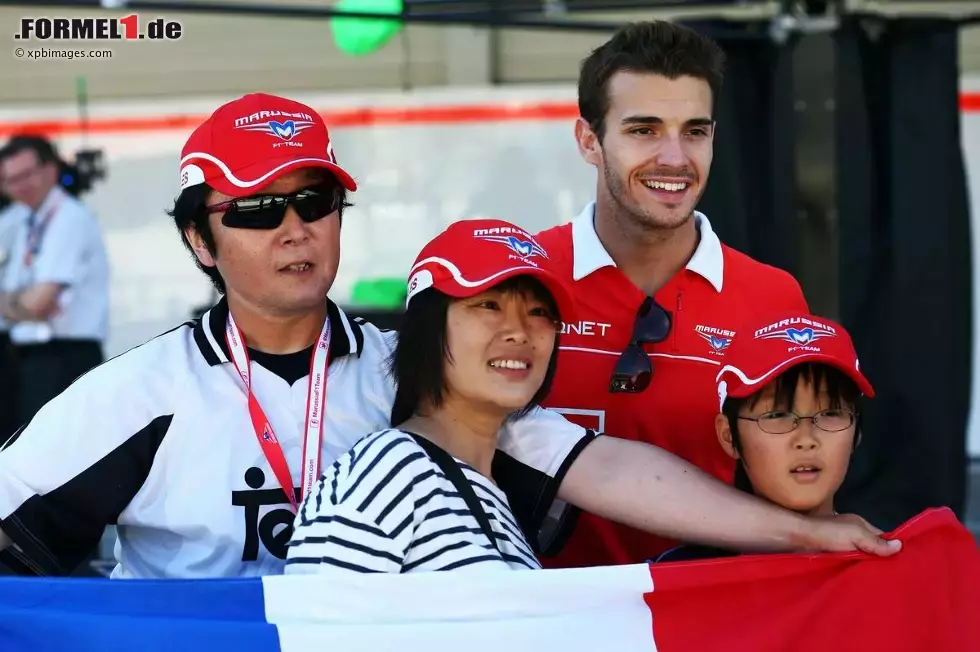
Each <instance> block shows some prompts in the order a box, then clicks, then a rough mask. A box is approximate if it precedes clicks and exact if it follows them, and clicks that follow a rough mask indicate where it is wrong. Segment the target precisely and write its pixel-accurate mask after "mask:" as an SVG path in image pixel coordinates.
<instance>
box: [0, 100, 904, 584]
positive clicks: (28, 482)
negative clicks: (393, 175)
mask: <svg viewBox="0 0 980 652" xmlns="http://www.w3.org/2000/svg"><path fill="white" fill-rule="evenodd" d="M180 185H181V193H180V196H179V197H178V198H177V201H176V202H175V205H174V208H173V211H172V212H171V215H172V216H173V218H174V220H175V223H176V225H177V227H178V229H179V231H180V233H181V237H182V238H183V240H184V243H185V244H186V245H187V247H188V249H189V250H190V251H191V252H192V253H193V256H194V259H195V261H196V263H197V265H198V266H199V267H200V268H201V269H202V270H203V271H204V273H206V274H207V275H208V277H209V278H210V279H211V280H212V282H213V283H214V285H215V287H216V288H217V289H218V290H219V292H220V293H221V294H222V295H223V296H222V299H221V300H220V301H219V302H218V304H217V305H215V306H214V307H213V308H211V309H210V310H209V311H207V312H206V313H205V314H204V315H203V316H202V317H201V318H200V319H198V320H195V321H192V322H188V323H186V324H183V325H181V326H178V327H177V328H175V329H173V330H171V331H169V332H167V333H164V334H162V335H160V336H159V337H156V338H154V339H152V340H150V341H149V342H147V343H145V344H144V345H142V346H139V347H136V348H135V349H132V350H130V351H128V352H127V353H125V354H123V355H120V356H118V357H116V358H114V359H113V360H110V361H109V362H107V363H105V364H104V365H102V366H100V367H98V368H97V369H95V370H93V371H92V372H90V373H89V374H86V375H85V376H84V377H82V378H80V379H79V380H78V381H77V382H75V383H74V384H73V385H72V386H71V387H70V388H69V389H68V390H66V391H65V392H64V393H62V394H61V395H59V396H58V397H57V398H55V399H54V400H53V401H51V402H50V403H48V404H47V405H46V406H45V407H44V408H43V409H42V410H41V411H40V412H39V413H38V414H37V415H36V417H35V418H34V419H33V420H32V421H31V422H30V423H29V424H28V425H27V426H26V427H25V428H24V429H23V430H22V431H21V432H20V433H19V434H17V435H16V436H15V437H14V439H13V440H12V441H10V442H8V443H7V444H6V446H5V448H4V449H3V450H2V451H0V530H2V533H3V536H2V537H0V539H2V540H0V549H2V548H6V550H4V552H3V555H2V556H3V561H4V562H5V563H7V564H9V565H14V566H15V567H16V569H17V570H19V571H21V572H34V573H43V574H63V573H67V572H70V571H71V570H72V569H73V568H74V566H76V565H77V564H78V563H79V562H80V561H81V560H82V559H84V558H85V556H86V555H87V554H88V553H89V552H90V551H91V550H92V549H93V547H94V546H95V545H96V544H97V542H98V541H99V538H100V537H101V536H102V533H103V531H104V529H105V527H106V526H107V525H109V524H116V525H117V526H118V541H117V544H116V560H117V565H116V567H115V569H114V570H113V572H112V575H113V577H234V576H256V575H269V574H278V573H281V572H282V570H283V567H284V562H285V558H286V544H287V542H288V541H289V538H290V535H291V532H292V524H293V520H294V517H295V514H296V510H297V507H298V505H299V503H301V502H302V501H303V500H304V498H305V497H306V496H307V495H309V493H310V491H311V488H312V487H313V485H314V483H315V482H316V481H317V479H318V477H319V476H320V473H321V471H322V470H323V468H324V466H325V465H329V464H331V463H332V462H333V461H334V460H336V459H337V458H338V457H340V456H341V455H342V454H343V453H345V452H346V451H347V450H348V449H349V448H350V447H351V446H352V445H353V444H354V443H355V442H356V441H358V440H359V439H360V438H362V437H363V436H364V435H365V434H366V433H370V432H373V431H376V430H379V429H381V428H384V427H387V426H388V425H389V422H390V418H391V410H392V405H393V401H394V394H395V388H394V387H393V385H392V382H391V379H390V378H389V376H388V374H387V369H386V362H387V359H388V357H389V355H390V354H391V352H392V350H393V347H394V338H395V337H396V335H395V334H393V333H386V332H382V331H380V330H378V329H377V328H375V327H373V326H371V325H370V324H365V323H360V322H358V321H356V320H353V319H349V318H348V317H347V316H346V315H345V314H344V312H343V311H342V310H341V309H340V308H339V307H338V306H337V305H336V304H334V303H333V302H332V301H330V300H329V299H328V298H327V293H328V292H329V290H330V287H331V285H332V284H333V281H334V277H335V275H336V272H337V266H338V263H339V260H340V222H341V217H342V214H343V211H344V208H345V206H346V197H347V193H348V192H351V191H353V190H354V189H355V188H356V185H355V183H354V181H353V179H352V178H351V177H350V175H349V174H347V173H346V172H345V171H344V170H343V169H342V168H340V167H339V166H338V164H337V159H336V156H335V154H334V151H333V147H332V146H331V141H330V135H329V132H328V130H327V127H326V125H324V124H323V121H322V119H321V118H320V117H319V116H318V115H317V114H316V112H315V111H313V109H311V108H309V107H307V106H305V105H303V104H300V103H298V102H294V101H291V100H287V99H285V98H280V97H275V96H270V95H263V94H252V95H247V96H245V97H242V98H240V99H238V100H235V101H233V102H229V103H228V104H225V105H223V106H221V107H220V108H218V109H217V110H216V111H215V112H214V114H213V115H212V116H211V117H210V118H209V119H208V120H207V121H206V122H204V124H202V125H201V126H200V127H198V128H197V130H195V132H194V133H193V134H192V135H191V136H190V138H189V139H188V141H187V144H186V145H185V147H184V150H183V152H182V155H181V163H180ZM491 231H492V229H491ZM486 235H487V236H489V237H495V238H503V240H502V244H501V246H510V247H512V251H513V255H514V256H515V257H517V258H518V259H520V260H524V259H527V260H530V259H532V258H534V256H535V255H537V256H542V254H543V253H544V250H543V249H541V248H540V245H537V244H536V243H535V242H534V239H533V238H530V237H529V236H527V234H525V233H523V232H521V233H503V232H500V233H496V232H491V233H488V234H486ZM460 264H462V262H461V263H460ZM499 447H500V450H501V455H502V458H504V457H506V459H507V460H509V463H508V464H506V465H504V466H503V467H502V468H501V469H500V471H499V475H500V476H501V477H500V478H499V479H501V480H506V481H508V483H509V484H511V485H515V484H527V485H530V484H533V486H535V487H538V488H540V491H539V492H538V493H537V494H536V495H535V497H534V499H533V500H528V501H526V502H524V503H522V504H521V507H520V509H521V510H522V511H523V512H524V513H525V514H526V515H527V518H526V519H525V522H526V523H528V524H529V526H530V527H531V528H532V532H533V526H534V524H536V523H538V522H540V520H541V518H542V517H543V512H544V511H547V510H548V509H549V508H550V505H551V503H552V502H553V498H554V497H555V496H556V495H558V496H560V497H561V498H562V499H564V500H567V501H568V502H570V503H572V504H574V505H577V506H579V507H581V508H583V509H587V510H590V511H593V512H595V513H599V514H602V515H604V516H606V517H608V518H613V519H617V520H624V521H625V522H627V523H629V524H631V525H633V526H634V527H641V528H646V529H651V530H652V531H656V532H661V533H672V534H678V533H680V534H683V535H684V536H685V537H688V538H690V539H692V540H706V541H709V542H714V543H717V544H726V545H731V546H733V547H768V548H773V549H791V548H817V549H828V550H841V549H843V550H850V549H854V548H855V547H859V548H861V549H864V550H867V551H871V552H876V553H880V554H891V552H892V551H893V549H892V548H891V547H889V546H888V545H886V544H885V542H883V541H882V540H881V539H879V538H878V537H877V536H876V533H875V531H874V530H872V529H870V528H868V526H867V525H866V524H864V523H861V522H854V521H850V522H848V521H847V520H844V521H838V522H833V521H831V522H825V521H810V520H808V519H805V518H802V517H798V516H796V515H793V514H792V513H790V512H785V511H782V510H778V509H776V508H772V507H771V506H768V505H766V504H765V503H763V502H762V501H758V500H755V499H752V498H750V497H747V496H744V495H740V494H738V493H737V492H733V491H731V490H730V489H727V488H726V487H724V486H723V485H720V484H719V483H716V482H714V481H711V480H709V479H708V478H707V477H706V476H704V475H703V474H700V473H699V472H697V471H696V469H694V468H693V467H691V466H690V465H688V464H686V463H684V462H682V461H680V460H679V459H677V458H675V457H673V456H671V455H669V454H666V453H664V452H662V451H660V450H658V449H656V448H654V447H651V446H646V445H643V444H638V443H636V442H627V441H622V440H615V439H613V438H611V437H595V435H594V433H593V432H591V431H587V430H585V429H583V428H581V427H579V426H576V425H574V424H571V423H569V422H568V421H566V420H565V419H563V418H562V417H561V416H560V415H558V414H557V413H554V412H550V411H546V410H540V409H536V410H534V411H533V412H532V413H531V414H529V415H528V416H527V417H526V418H523V419H520V420H518V421H516V422H514V423H509V424H508V426H507V427H506V428H505V430H504V431H503V432H501V434H500V444H499ZM494 474H495V477H497V475H498V471H497V470H496V469H495V471H494ZM505 476H506V477H505ZM517 511H518V506H517V505H515V512H517ZM11 542H12V543H13V544H14V545H13V546H10V545H9V544H10V543H11Z"/></svg>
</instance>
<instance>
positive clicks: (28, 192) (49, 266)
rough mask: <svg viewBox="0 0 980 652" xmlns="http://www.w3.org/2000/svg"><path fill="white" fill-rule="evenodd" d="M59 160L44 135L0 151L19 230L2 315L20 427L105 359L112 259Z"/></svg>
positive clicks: (0, 187)
mask: <svg viewBox="0 0 980 652" xmlns="http://www.w3.org/2000/svg"><path fill="white" fill-rule="evenodd" d="M59 173H60V159H59V157H58V153H57V151H56V150H55V148H54V146H53V145H52V144H51V142H49V141H48V140H47V139H45V138H42V137H39V136H16V137H14V138H12V139H11V140H10V141H9V142H8V143H7V144H6V145H5V146H4V147H3V148H2V149H0V192H3V193H4V194H5V195H7V196H8V197H9V198H10V199H11V200H12V204H11V207H10V209H9V210H10V212H11V214H10V215H8V216H7V217H6V218H5V219H7V220H10V221H12V222H13V227H12V228H13V229H14V236H13V242H12V245H11V248H10V255H9V260H8V263H7V265H6V267H5V269H4V272H3V276H2V279H0V318H2V319H3V320H4V322H5V323H6V324H7V326H8V328H9V333H10V340H11V342H12V344H13V350H14V354H15V356H16V359H17V365H16V368H17V371H16V374H17V375H16V385H17V392H16V395H17V410H16V419H17V422H18V426H19V425H22V424H24V423H27V422H28V421H30V419H31V418H32V417H33V416H34V414H35V413H36V412H37V411H38V410H39V409H40V408H41V407H42V406H43V405H44V404H45V403H47V402H48V401H49V400H50V399H51V398H53V397H55V396H56V395H57V394H59V393H60V392H62V391H63V390H64V389H65V388H66V387H67V386H68V385H69V384H71V382H72V381H73V380H74V379H75V378H77V377H78V376H80V375H81V374H83V373H85V372H86V371H88V370H90V369H92V368H93V367H95V366H96V365H98V364H100V363H101V362H102V360H103V350H102V347H103V344H104V342H105V340H106V337H107V335H108V332H107V331H108V321H109V264H108V259H107V256H106V252H105V247H104V244H103V241H102V233H101V231H100V229H99V225H98V222H97V221H96V219H95V217H94V216H93V215H92V213H91V212H89V210H88V209H87V208H86V207H85V206H84V205H82V203H81V202H79V201H78V200H77V199H75V198H74V197H72V196H71V195H70V194H69V193H68V192H66V191H65V190H64V188H62V187H61V185H60V183H59Z"/></svg>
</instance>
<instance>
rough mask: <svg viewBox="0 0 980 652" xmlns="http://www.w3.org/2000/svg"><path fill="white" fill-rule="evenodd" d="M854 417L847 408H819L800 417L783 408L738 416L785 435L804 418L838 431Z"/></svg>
mask: <svg viewBox="0 0 980 652" xmlns="http://www.w3.org/2000/svg"><path fill="white" fill-rule="evenodd" d="M855 418H856V415H855V414H854V413H853V412H852V411H850V410H848V409H847V408H839V409H837V408H835V409H830V410H821V411H820V412H817V413H816V414H814V415H813V416H809V417H801V416H800V415H798V414H794V413H792V412H784V411H783V410H774V411H772V412H766V413H765V414H760V415H759V416H757V417H743V416H740V417H739V419H741V420H743V421H755V422H756V423H757V424H759V428H760V429H761V430H762V431H763V432H768V433H769V434H772V435H785V434H786V433H788V432H793V431H794V430H796V429H797V428H798V427H799V426H800V422H801V421H804V420H806V419H809V420H810V421H812V422H813V425H814V426H816V427H817V428H820V429H821V430H824V431H826V432H840V431H841V430H847V429H848V428H850V427H851V426H852V425H854V420H855Z"/></svg>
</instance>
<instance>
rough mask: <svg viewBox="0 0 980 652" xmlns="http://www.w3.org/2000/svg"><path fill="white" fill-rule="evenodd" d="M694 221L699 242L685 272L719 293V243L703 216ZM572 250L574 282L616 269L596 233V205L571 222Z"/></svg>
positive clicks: (721, 272) (722, 273)
mask: <svg viewBox="0 0 980 652" xmlns="http://www.w3.org/2000/svg"><path fill="white" fill-rule="evenodd" d="M694 219H695V224H696V225H697V228H698V231H699V232H700V233H701V241H700V242H699V243H698V248H697V249H696V250H695V251H694V255H693V256H691V260H689V261H688V263H687V269H688V270H690V271H692V272H694V273H695V274H699V275H700V276H703V277H704V278H705V280H707V281H708V282H709V283H711V285H712V286H714V288H715V290H716V291H718V292H721V288H722V283H723V281H724V277H725V258H724V255H723V254H722V250H721V240H719V239H718V236H717V235H715V232H714V231H713V230H712V228H711V223H710V222H709V221H708V218H707V217H705V215H704V214H703V213H699V212H698V211H695V212H694ZM572 251H573V252H574V263H573V265H574V268H573V274H574V277H575V280H576V281H579V280H581V279H583V278H585V277H586V276H588V275H589V274H591V273H592V272H594V271H596V270H597V269H602V268H603V267H608V266H613V267H615V266H616V263H615V262H614V261H613V259H612V256H610V255H609V252H608V251H606V248H605V247H603V246H602V242H600V241H599V236H598V234H596V232H595V202H590V203H589V205H588V206H586V207H585V210H583V211H582V212H581V213H580V214H579V215H578V217H576V218H575V219H574V220H573V221H572Z"/></svg>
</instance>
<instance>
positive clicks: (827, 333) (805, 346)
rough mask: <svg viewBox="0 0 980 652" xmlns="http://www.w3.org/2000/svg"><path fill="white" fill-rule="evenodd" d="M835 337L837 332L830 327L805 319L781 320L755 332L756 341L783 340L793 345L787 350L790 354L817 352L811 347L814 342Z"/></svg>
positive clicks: (816, 349)
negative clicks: (800, 351) (795, 352)
mask: <svg viewBox="0 0 980 652" xmlns="http://www.w3.org/2000/svg"><path fill="white" fill-rule="evenodd" d="M836 336H837V331H836V330H835V329H834V328H833V327H832V326H828V325H826V324H822V323H820V322H817V321H814V320H812V319H807V318H805V317H794V318H792V319H783V320H781V321H778V322H776V323H775V324H770V325H768V326H766V327H765V328H760V329H759V330H757V331H756V332H755V338H756V339H764V340H783V341H784V342H789V343H790V344H793V345H794V346H792V347H790V348H789V349H788V350H789V351H791V352H792V351H799V350H802V351H819V350H820V348H819V347H815V346H812V345H813V343H814V342H816V341H817V340H821V339H823V338H825V337H836Z"/></svg>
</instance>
